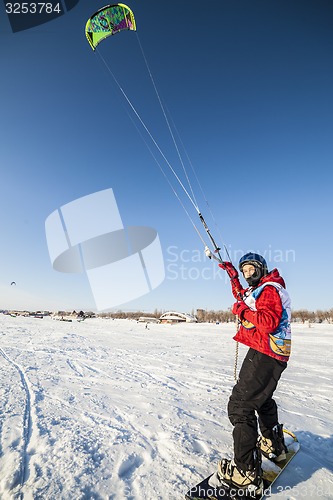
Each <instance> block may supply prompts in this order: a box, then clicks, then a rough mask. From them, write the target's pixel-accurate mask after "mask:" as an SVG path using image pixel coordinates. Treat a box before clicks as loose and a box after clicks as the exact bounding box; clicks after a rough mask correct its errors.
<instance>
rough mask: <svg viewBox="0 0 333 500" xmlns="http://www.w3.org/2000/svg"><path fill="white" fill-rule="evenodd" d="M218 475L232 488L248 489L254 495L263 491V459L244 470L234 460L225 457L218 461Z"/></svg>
mask: <svg viewBox="0 0 333 500" xmlns="http://www.w3.org/2000/svg"><path fill="white" fill-rule="evenodd" d="M217 477H218V479H219V480H220V481H221V482H224V483H227V484H228V485H229V486H230V487H231V488H236V489H238V490H246V491H248V492H249V493H251V494H253V495H259V494H261V493H262V492H263V488H264V483H263V480H262V469H261V460H258V462H257V464H256V465H255V466H254V467H253V468H251V469H247V470H242V469H240V468H239V467H237V465H236V464H235V462H234V460H228V459H226V458H224V459H222V460H220V462H219V463H218V469H217Z"/></svg>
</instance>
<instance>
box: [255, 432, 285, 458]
mask: <svg viewBox="0 0 333 500" xmlns="http://www.w3.org/2000/svg"><path fill="white" fill-rule="evenodd" d="M259 449H260V451H261V453H262V454H263V455H264V457H266V458H269V459H270V460H273V461H274V462H281V461H282V460H285V459H286V456H287V455H286V454H287V452H288V448H287V447H286V445H285V442H284V437H283V425H282V424H277V425H275V426H274V427H273V429H272V430H271V431H270V437H264V436H260V437H259Z"/></svg>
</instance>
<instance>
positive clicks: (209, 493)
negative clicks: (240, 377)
mask: <svg viewBox="0 0 333 500" xmlns="http://www.w3.org/2000/svg"><path fill="white" fill-rule="evenodd" d="M283 432H284V437H285V439H284V440H285V443H286V446H287V448H288V453H287V456H286V458H285V460H283V461H282V462H274V461H273V460H269V459H268V458H265V457H263V459H262V469H263V482H264V489H263V492H262V493H260V494H257V495H255V494H254V493H253V492H251V491H247V490H238V489H237V488H235V487H231V486H229V485H228V484H224V483H223V484H222V483H221V482H220V480H219V479H218V477H217V474H216V472H215V473H214V474H211V475H210V476H208V477H206V478H205V479H204V480H203V481H201V482H200V483H198V484H197V485H196V486H194V487H192V488H191V489H190V490H189V491H188V492H187V493H186V495H185V498H186V500H223V499H224V500H241V499H244V498H252V499H254V500H261V499H262V498H264V497H265V496H266V495H267V496H269V495H270V493H271V487H272V485H273V483H274V482H275V481H276V480H277V478H278V477H279V476H280V474H281V473H282V471H283V470H284V469H285V468H286V467H287V465H288V464H289V462H290V460H292V459H293V458H294V456H295V455H296V453H297V452H298V450H299V448H300V444H299V442H298V440H297V437H296V436H295V434H294V433H292V432H290V431H288V430H287V429H283Z"/></svg>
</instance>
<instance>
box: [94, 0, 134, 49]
mask: <svg viewBox="0 0 333 500" xmlns="http://www.w3.org/2000/svg"><path fill="white" fill-rule="evenodd" d="M122 30H133V31H136V24H135V19H134V15H133V12H132V11H131V9H130V8H129V7H127V5H125V4H123V3H117V4H115V5H107V6H106V7H103V8H102V9H99V10H98V11H97V12H95V14H93V15H92V16H91V17H90V18H89V19H88V21H87V24H86V37H87V40H88V42H89V44H90V46H91V48H92V49H93V50H95V49H96V47H97V45H98V44H99V43H100V42H101V41H102V40H104V38H107V37H109V36H111V35H115V34H116V33H119V32H120V31H122Z"/></svg>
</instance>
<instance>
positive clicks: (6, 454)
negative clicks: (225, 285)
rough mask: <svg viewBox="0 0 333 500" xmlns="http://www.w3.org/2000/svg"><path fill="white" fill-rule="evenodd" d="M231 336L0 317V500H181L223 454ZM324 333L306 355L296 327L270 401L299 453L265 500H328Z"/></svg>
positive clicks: (223, 331)
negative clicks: (275, 404)
mask: <svg viewBox="0 0 333 500" xmlns="http://www.w3.org/2000/svg"><path fill="white" fill-rule="evenodd" d="M327 328H328V327H326V329H327ZM313 330H314V329H313ZM313 330H311V334H312V335H313V333H314V332H313ZM330 331H332V333H333V328H331V330H330ZM233 334H234V325H233V324H231V325H200V324H199V325H186V324H184V325H179V326H170V325H153V326H151V327H150V329H149V330H146V329H145V325H142V324H137V323H136V322H133V321H125V320H123V321H120V320H119V321H116V320H115V321H111V320H102V319H92V320H86V321H85V322H81V323H76V322H73V323H68V322H67V323H66V322H57V321H52V320H51V319H50V318H45V319H44V320H43V321H41V320H36V319H33V318H27V319H25V318H19V317H17V318H12V317H7V316H2V315H0V340H1V349H0V370H1V374H2V379H1V381H0V499H1V500H13V499H14V500H16V499H24V500H55V499H56V500H69V499H70V500H72V499H73V500H142V499H145V500H178V499H181V498H182V496H183V494H184V492H185V491H186V490H187V489H188V487H189V486H192V485H193V484H195V483H196V482H197V481H199V479H201V478H202V477H204V476H206V475H207V474H208V473H209V472H211V471H212V470H214V468H215V467H216V463H217V460H218V459H219V458H220V456H221V455H223V456H227V457H231V456H232V438H231V432H232V429H231V426H230V423H229V420H228V417H227V413H226V406H227V401H228V397H229V394H230V391H231V388H232V386H233V384H234V381H233V363H234V342H233V341H232V336H233ZM329 335H330V333H327V330H325V329H320V328H319V329H318V330H316V340H317V342H318V343H317V344H315V345H314V344H313V340H311V339H310V337H305V334H304V333H303V331H302V330H301V328H299V329H298V327H295V334H294V353H293V356H294V357H293V358H292V361H291V364H290V367H289V368H288V370H286V372H285V374H284V378H283V381H282V382H281V384H280V388H279V391H278V392H277V394H276V399H277V402H278V403H279V404H280V406H281V421H282V422H283V423H284V424H285V426H286V427H287V428H289V429H290V430H292V431H294V432H296V434H297V436H298V438H299V440H300V442H301V445H302V446H303V447H304V449H303V450H302V449H301V451H300V452H299V454H298V455H297V457H295V462H294V463H295V468H294V469H293V471H292V472H293V474H292V475H289V473H287V471H285V473H284V474H283V475H282V476H281V480H279V481H280V485H281V484H282V485H283V486H285V487H287V486H288V485H289V486H291V487H292V490H291V491H286V495H287V494H288V495H289V496H285V497H283V496H282V497H281V491H280V490H277V489H276V490H274V491H273V492H272V498H274V497H275V495H276V498H290V499H291V498H310V499H311V498H318V497H320V498H321V500H326V499H329V498H333V474H332V470H333V452H332V449H333V446H332V435H333V420H332V414H331V404H330V402H331V399H332V396H331V382H330V381H331V379H332V378H333V373H332V365H333V363H332V362H331V363H327V360H328V359H333V355H332V353H330V349H332V348H331V343H330V339H329ZM307 341H308V342H309V347H308V349H306V345H307V344H306V343H307ZM298 352H301V354H300V355H298ZM244 353H245V349H243V348H241V349H240V357H242V356H243V354H244ZM324 359H325V360H326V366H325V370H324V369H323V368H322V367H323V366H324ZM318 376H320V377H321V378H320V384H317V383H316V381H317V380H318ZM304 387H305V389H304ZM316 417H317V418H316ZM281 481H282V483H281ZM318 485H319V486H321V487H322V490H320V492H323V494H318V495H317V496H315V490H314V489H313V488H314V487H316V488H317V487H318ZM277 486H278V485H277ZM301 487H302V493H304V491H305V489H306V488H308V492H310V493H311V492H312V493H311V494H309V495H305V494H303V496H297V495H296V493H297V491H298V489H299V488H301ZM311 488H312V490H311Z"/></svg>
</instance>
